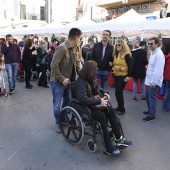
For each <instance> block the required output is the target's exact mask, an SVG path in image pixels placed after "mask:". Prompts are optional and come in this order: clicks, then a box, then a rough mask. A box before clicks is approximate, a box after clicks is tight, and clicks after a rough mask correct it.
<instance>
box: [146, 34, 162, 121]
mask: <svg viewBox="0 0 170 170" xmlns="http://www.w3.org/2000/svg"><path fill="white" fill-rule="evenodd" d="M148 46H149V48H150V50H151V51H152V55H151V56H150V59H149V64H148V68H147V73H146V78H145V85H146V101H147V106H148V111H145V112H143V113H144V114H147V117H146V118H144V119H143V121H154V120H155V115H156V105H157V98H156V95H157V92H158V90H159V88H160V87H161V86H162V81H163V70H164V65H165V57H164V54H163V52H162V50H161V49H160V47H159V46H160V39H159V38H158V37H152V38H150V39H149V42H148Z"/></svg>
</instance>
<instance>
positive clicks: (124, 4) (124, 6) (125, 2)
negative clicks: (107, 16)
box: [122, 0, 128, 14]
mask: <svg viewBox="0 0 170 170" xmlns="http://www.w3.org/2000/svg"><path fill="white" fill-rule="evenodd" d="M127 3H128V0H122V4H123V14H124V13H125V12H126V4H127Z"/></svg>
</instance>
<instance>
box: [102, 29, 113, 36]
mask: <svg viewBox="0 0 170 170" xmlns="http://www.w3.org/2000/svg"><path fill="white" fill-rule="evenodd" d="M103 32H108V33H109V36H110V37H111V35H112V33H111V31H110V30H104V31H103Z"/></svg>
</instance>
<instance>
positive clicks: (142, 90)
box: [133, 78, 145, 96]
mask: <svg viewBox="0 0 170 170" xmlns="http://www.w3.org/2000/svg"><path fill="white" fill-rule="evenodd" d="M144 82H145V79H140V93H141V95H143V96H144V95H145V85H144ZM137 87H138V79H135V78H133V96H136V94H137Z"/></svg>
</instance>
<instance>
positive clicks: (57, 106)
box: [50, 81, 71, 123]
mask: <svg viewBox="0 0 170 170" xmlns="http://www.w3.org/2000/svg"><path fill="white" fill-rule="evenodd" d="M50 84H51V89H52V94H53V109H54V117H55V121H56V123H58V121H59V115H60V110H61V109H62V108H63V107H65V106H68V105H70V101H71V92H70V88H64V87H62V86H60V85H58V84H57V83H55V82H53V81H51V82H50ZM62 98H63V103H62ZM61 103H62V107H61Z"/></svg>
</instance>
